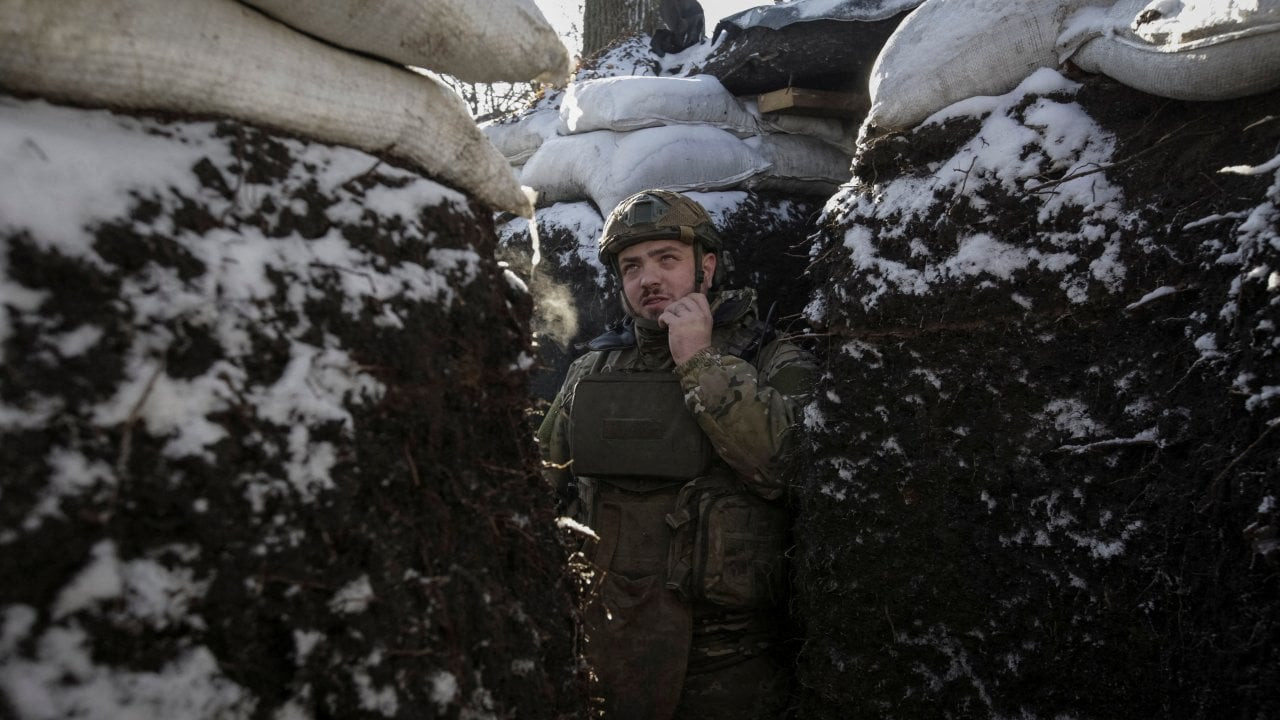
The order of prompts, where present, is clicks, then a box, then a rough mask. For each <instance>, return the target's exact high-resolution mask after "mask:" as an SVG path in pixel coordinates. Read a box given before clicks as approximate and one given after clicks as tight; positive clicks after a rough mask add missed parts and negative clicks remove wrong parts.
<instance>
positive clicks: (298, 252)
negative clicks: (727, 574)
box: [0, 95, 585, 720]
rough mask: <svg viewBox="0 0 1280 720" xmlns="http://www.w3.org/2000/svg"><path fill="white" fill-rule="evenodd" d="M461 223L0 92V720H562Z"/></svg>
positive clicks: (513, 318) (478, 281) (527, 448)
mask: <svg viewBox="0 0 1280 720" xmlns="http://www.w3.org/2000/svg"><path fill="white" fill-rule="evenodd" d="M496 242H497V238H496V235H495V232H494V226H493V221H492V213H491V211H490V210H489V209H488V208H487V207H485V206H484V205H483V204H481V203H480V202H478V201H476V200H474V199H472V198H470V197H468V196H467V195H465V194H463V193H461V192H458V191H457V190H454V189H451V188H449V187H447V186H445V185H442V184H440V183H438V182H435V181H433V180H430V179H427V178H424V177H422V176H421V175H420V174H419V173H418V172H417V171H416V170H414V169H412V168H407V167H399V166H396V165H394V164H391V163H388V162H386V161H384V160H380V159H378V158H376V157H374V156H372V155H369V154H367V153H364V152H360V151H356V150H352V149H349V148H341V147H333V146H327V145H321V144H318V143H314V142H308V141H302V140H298V139H294V138H290V137H287V136H284V135H280V134H276V133H273V132H269V131H264V130H262V129H260V128H257V127H255V126H253V125H249V124H246V123H242V122H236V121H230V120H224V121H218V122H208V121H200V122H197V121H187V120H180V119H158V118H149V117H141V116H129V115H120V114H113V113H109V112H106V111H101V110H83V109H72V108H65V107H57V106H53V105H49V104H47V103H45V102H43V101H39V100H23V99H18V98H15V97H13V96H8V95H0V297H2V298H3V302H2V303H0V465H2V466H3V467H4V470H3V476H4V480H3V497H4V501H3V503H0V628H3V631H2V632H0V708H3V710H0V714H3V715H4V716H5V717H7V718H14V719H15V720H35V719H41V720H43V719H45V718H55V717H58V718H60V717H103V718H125V717H128V718H138V719H139V720H145V719H154V720H171V719H172V718H189V719H205V718H207V719H208V720H214V719H217V720H223V719H225V718H249V717H269V718H319V717H424V718H431V717H441V718H445V717H449V718H453V717H494V716H502V717H580V716H581V715H580V714H579V713H580V710H581V708H582V707H583V698H584V697H585V693H584V692H583V691H582V690H581V689H580V687H579V685H578V679H577V661H576V654H575V650H574V638H575V635H576V633H575V625H574V620H573V619H574V608H573V602H572V600H571V595H570V590H569V588H568V587H566V585H565V583H566V582H567V579H566V575H565V572H566V571H565V569H564V563H563V557H562V554H561V552H560V550H559V548H558V545H557V542H556V539H555V537H554V535H553V532H554V526H553V524H552V520H553V508H552V505H551V499H550V497H549V495H548V493H546V491H545V488H543V486H542V484H541V482H540V481H539V480H538V479H537V478H538V475H537V472H538V469H537V464H536V460H535V458H536V451H535V450H534V448H532V446H531V441H530V440H529V436H528V435H527V434H523V433H521V432H519V430H518V428H519V427H520V426H521V423H522V421H523V420H522V419H523V415H524V411H525V408H526V406H527V404H528V396H527V393H528V375H527V368H528V367H529V366H530V364H531V362H532V353H533V349H532V346H531V342H530V340H531V338H530V334H529V329H528V323H529V313H530V305H531V301H530V298H529V296H528V294H527V292H526V291H525V290H524V289H523V288H524V286H523V284H522V283H521V282H520V281H519V280H518V279H517V278H515V277H514V276H513V275H511V274H510V273H509V272H506V271H505V270H503V268H502V267H501V266H500V264H499V263H498V262H497V260H496V259H495V251H496Z"/></svg>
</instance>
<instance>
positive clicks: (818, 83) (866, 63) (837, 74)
mask: <svg viewBox="0 0 1280 720" xmlns="http://www.w3.org/2000/svg"><path fill="white" fill-rule="evenodd" d="M920 1H921V0H792V1H791V2H786V3H775V4H773V5H769V4H761V5H757V6H755V7H752V8H750V9H747V10H743V11H742V12H739V13H736V14H734V15H729V16H727V17H725V18H723V19H722V20H720V22H719V23H717V25H716V28H715V32H714V33H713V41H712V45H713V46H714V47H713V48H712V49H711V51H710V52H709V53H708V55H707V57H706V60H705V62H703V63H702V64H701V69H702V72H705V73H708V74H711V75H715V76H716V77H718V78H720V81H721V82H722V83H724V85H725V87H727V88H729V90H730V91H731V92H733V93H734V94H735V95H749V94H758V93H765V92H770V91H773V90H777V89H779V88H784V87H790V86H794V87H801V88H810V89H819V90H832V91H842V92H850V93H856V94H858V95H860V96H864V97H865V95H866V92H867V75H868V71H869V69H870V68H871V65H872V63H874V62H875V59H876V55H877V54H879V52H880V49H881V47H882V46H883V45H884V43H885V40H887V39H888V38H889V36H890V35H891V34H893V31H894V29H895V28H896V27H897V26H898V24H899V23H900V22H902V19H903V17H904V16H905V15H906V14H907V13H909V12H910V11H911V10H912V9H913V8H915V7H916V6H917V5H919V4H920Z"/></svg>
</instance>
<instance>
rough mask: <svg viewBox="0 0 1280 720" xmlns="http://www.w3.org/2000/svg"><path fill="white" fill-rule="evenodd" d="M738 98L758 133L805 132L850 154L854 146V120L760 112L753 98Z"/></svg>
mask: <svg viewBox="0 0 1280 720" xmlns="http://www.w3.org/2000/svg"><path fill="white" fill-rule="evenodd" d="M738 100H739V101H740V102H741V103H742V107H744V108H746V110H747V112H749V113H751V115H752V116H753V117H755V118H756V123H757V124H758V125H759V127H760V132H761V133H762V134H773V133H787V134H788V135H808V136H810V137H814V138H817V139H819V140H822V141H824V142H827V143H830V144H831V145H834V146H835V147H837V148H839V149H840V150H843V151H845V152H847V153H848V154H849V155H851V156H852V155H853V153H854V152H855V151H856V150H857V148H858V128H857V123H855V122H854V121H852V120H842V119H840V118H834V117H819V116H816V115H797V114H794V113H785V112H775V113H761V112H760V104H759V103H758V102H757V101H755V100H749V99H744V98H738Z"/></svg>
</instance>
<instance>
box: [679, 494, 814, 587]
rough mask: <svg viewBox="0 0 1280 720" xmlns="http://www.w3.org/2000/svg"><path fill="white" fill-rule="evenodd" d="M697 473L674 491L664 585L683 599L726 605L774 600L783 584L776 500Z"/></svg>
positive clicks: (782, 534)
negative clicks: (669, 545) (698, 475)
mask: <svg viewBox="0 0 1280 720" xmlns="http://www.w3.org/2000/svg"><path fill="white" fill-rule="evenodd" d="M736 484H737V483H736V481H735V480H732V479H727V478H715V477H711V478H699V479H698V480H696V481H694V482H691V483H689V484H688V485H686V486H685V487H684V488H682V489H681V491H680V497H679V499H678V500H677V501H676V509H675V512H673V513H671V514H670V515H668V516H667V524H668V525H670V526H671V528H672V529H673V530H674V531H675V537H674V538H673V539H672V543H671V552H670V556H669V558H668V564H667V567H668V580H667V587H668V588H670V589H672V590H675V591H676V592H677V593H678V594H679V595H680V596H681V598H682V599H685V600H687V601H695V600H697V601H704V602H708V603H711V604H713V605H718V606H720V607H725V608H732V609H755V608H766V607H770V606H774V605H777V604H778V603H780V602H781V601H782V598H783V591H784V589H785V580H786V578H785V566H784V563H783V547H784V546H783V543H784V542H785V540H786V533H787V524H788V521H789V517H788V514H787V511H786V509H785V508H784V507H782V506H781V505H780V504H778V503H771V502H769V501H767V500H763V499H761V498H759V497H757V496H755V495H752V494H751V493H750V492H749V491H747V490H745V489H743V488H740V487H735V485H736Z"/></svg>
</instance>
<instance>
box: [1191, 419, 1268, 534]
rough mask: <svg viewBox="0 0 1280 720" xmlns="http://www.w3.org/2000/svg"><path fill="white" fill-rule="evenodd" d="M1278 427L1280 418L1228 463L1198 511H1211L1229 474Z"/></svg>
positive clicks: (1207, 491)
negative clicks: (1215, 498)
mask: <svg viewBox="0 0 1280 720" xmlns="http://www.w3.org/2000/svg"><path fill="white" fill-rule="evenodd" d="M1277 427H1280V417H1277V418H1273V419H1272V420H1271V421H1270V422H1269V423H1268V425H1267V429H1266V430H1263V431H1262V434H1261V435H1259V436H1258V437H1257V438H1256V439H1255V440H1254V441H1253V442H1251V443H1249V447H1247V448H1245V449H1244V450H1243V451H1242V452H1241V453H1240V454H1239V455H1237V456H1235V458H1234V459H1233V460H1232V461H1231V462H1229V463H1227V466H1226V467H1225V468H1223V469H1222V472H1220V473H1218V475H1217V477H1215V478H1214V479H1213V482H1211V483H1209V489H1208V490H1206V491H1205V498H1204V500H1203V501H1201V503H1200V505H1199V506H1197V507H1196V510H1198V511H1200V512H1204V511H1206V510H1208V509H1209V506H1210V505H1212V504H1213V497H1214V496H1215V495H1217V494H1218V488H1219V487H1220V486H1221V484H1222V481H1223V479H1224V478H1226V477H1227V473H1229V472H1231V470H1232V469H1233V468H1235V466H1236V465H1239V464H1240V461H1242V460H1244V459H1245V457H1246V456H1247V455H1248V454H1249V453H1250V452H1252V451H1253V449H1254V448H1256V447H1258V443H1261V442H1262V441H1263V440H1264V439H1266V437H1267V436H1268V435H1270V434H1271V431H1272V430H1275V429H1276V428H1277Z"/></svg>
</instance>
